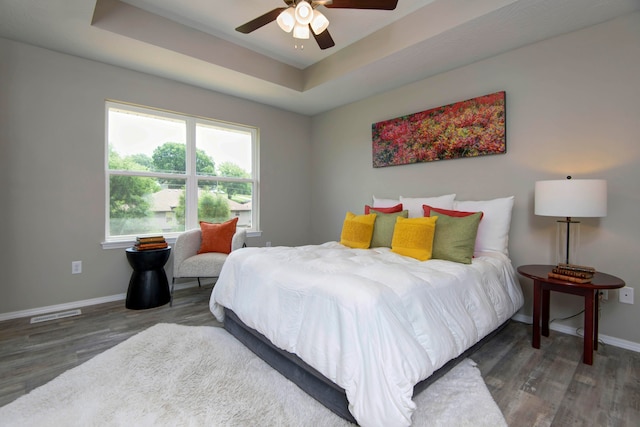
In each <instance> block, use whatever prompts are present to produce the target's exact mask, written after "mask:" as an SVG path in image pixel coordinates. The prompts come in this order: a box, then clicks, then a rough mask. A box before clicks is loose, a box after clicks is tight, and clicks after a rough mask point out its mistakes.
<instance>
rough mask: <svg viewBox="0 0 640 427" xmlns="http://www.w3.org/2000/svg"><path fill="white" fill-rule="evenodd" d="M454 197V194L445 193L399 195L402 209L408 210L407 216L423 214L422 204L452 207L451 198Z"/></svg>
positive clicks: (412, 216)
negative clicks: (413, 195) (420, 195)
mask: <svg viewBox="0 0 640 427" xmlns="http://www.w3.org/2000/svg"><path fill="white" fill-rule="evenodd" d="M455 198H456V195H455V194H446V195H444V196H438V197H402V196H400V203H402V209H406V210H408V211H409V218H418V217H421V216H424V210H423V209H422V205H429V206H433V207H434V208H440V209H453V200H454V199H455Z"/></svg>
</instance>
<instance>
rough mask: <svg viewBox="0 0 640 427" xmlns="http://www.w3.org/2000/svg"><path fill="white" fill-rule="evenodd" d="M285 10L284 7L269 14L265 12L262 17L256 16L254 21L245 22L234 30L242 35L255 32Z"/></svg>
mask: <svg viewBox="0 0 640 427" xmlns="http://www.w3.org/2000/svg"><path fill="white" fill-rule="evenodd" d="M286 9H287V8H286V7H279V8H277V9H273V10H272V11H271V12H267V13H265V14H264V15H262V16H258V17H257V18H256V19H254V20H252V21H249V22H247V23H246V24H243V25H240V26H239V27H238V28H236V31H239V32H241V33H243V34H249V33H250V32H252V31H255V30H257V29H258V28H260V27H263V26H265V25H267V24H268V23H270V22H273V21H275V20H276V19H278V15H280V14H281V13H282V11H283V10H286Z"/></svg>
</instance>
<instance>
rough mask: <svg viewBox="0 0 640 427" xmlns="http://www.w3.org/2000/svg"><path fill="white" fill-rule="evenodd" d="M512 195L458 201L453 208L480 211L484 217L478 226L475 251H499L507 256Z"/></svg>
mask: <svg viewBox="0 0 640 427" xmlns="http://www.w3.org/2000/svg"><path fill="white" fill-rule="evenodd" d="M513 201H514V197H513V196H510V197H502V198H499V199H493V200H479V201H458V200H456V201H455V202H454V203H453V209H455V210H461V211H476V212H477V211H482V212H484V217H483V218H482V221H481V222H480V225H479V226H478V236H477V237H476V249H475V251H476V252H500V253H503V254H505V255H507V256H509V249H508V246H509V229H510V228H511V211H512V210H513Z"/></svg>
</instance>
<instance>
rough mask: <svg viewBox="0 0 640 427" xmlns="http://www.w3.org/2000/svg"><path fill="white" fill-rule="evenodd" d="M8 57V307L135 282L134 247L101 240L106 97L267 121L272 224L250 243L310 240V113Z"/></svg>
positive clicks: (0, 191)
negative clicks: (74, 266) (75, 266)
mask: <svg viewBox="0 0 640 427" xmlns="http://www.w3.org/2000/svg"><path fill="white" fill-rule="evenodd" d="M0 58H2V60H1V61H0V143H1V152H0V174H1V175H0V182H1V183H2V185H0V224H1V225H2V232H1V234H2V237H3V249H2V256H1V257H0V271H1V272H2V280H0V315H1V314H3V313H12V312H19V311H24V310H31V309H37V308H40V307H47V306H54V305H59V304H66V303H71V302H74V301H84V300H90V299H96V298H103V297H109V296H113V295H118V294H122V293H125V292H126V290H127V285H128V281H129V275H130V273H131V269H130V267H129V265H128V263H127V261H126V258H125V253H124V249H109V250H104V249H102V248H101V245H100V242H101V241H103V240H104V220H105V200H104V197H105V185H104V182H105V177H104V144H105V142H104V132H105V131H104V121H105V119H104V116H105V113H104V108H105V106H104V102H105V99H107V98H110V99H114V100H120V101H126V102H132V103H136V104H142V105H147V106H152V107H158V108H164V109H168V110H173V111H178V112H183V113H187V114H196V115H200V116H205V117H211V118H215V119H220V120H226V121H230V122H235V123H242V124H246V125H250V126H256V127H258V128H259V129H260V153H261V164H260V173H261V189H262V192H261V204H260V208H261V214H262V215H261V228H262V230H263V231H264V233H263V235H262V238H254V239H251V240H250V242H249V244H250V245H259V244H262V242H264V241H272V242H273V244H274V245H277V244H286V245H296V244H302V243H306V242H307V241H308V239H309V222H308V219H307V218H308V217H309V214H310V195H309V191H308V190H309V186H310V181H309V165H310V142H309V141H310V118H308V117H306V116H301V115H297V114H294V113H290V112H286V111H282V110H278V109H276V108H273V107H268V106H265V105H261V104H257V103H254V102H250V101H246V100H241V99H238V98H234V97H230V96H225V95H222V94H219V93H214V92H210V91H206V90H202V89H199V88H195V87H191V86H188V85H184V84H179V83H176V82H172V81H169V80H165V79H162V78H157V77H152V76H149V75H146V74H142V73H137V72H133V71H128V70H125V69H122V68H118V67H113V66H109V65H105V64H102V63H98V62H93V61H88V60H84V59H80V58H76V57H72V56H68V55H63V54H59V53H56V52H52V51H49V50H44V49H40V48H36V47H32V46H29V45H25V44H21V43H15V42H12V41H9V40H5V39H0ZM292 202H293V203H294V204H295V210H293V209H286V208H285V209H283V207H286V206H289V205H291V203H292ZM74 260H82V262H83V273H82V274H79V275H71V261H74ZM167 267H168V272H169V274H171V264H170V263H168V265H167Z"/></svg>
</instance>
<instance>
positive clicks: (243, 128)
mask: <svg viewBox="0 0 640 427" xmlns="http://www.w3.org/2000/svg"><path fill="white" fill-rule="evenodd" d="M111 109H116V110H123V111H127V112H132V113H139V114H144V115H152V116H156V117H160V118H167V119H171V120H180V121H184V122H185V124H186V144H185V162H186V165H185V172H184V174H182V173H167V172H154V171H130V170H111V169H109V111H110V110H111ZM104 123H105V143H104V171H105V199H104V200H105V221H104V241H103V242H102V247H103V248H104V249H109V248H122V247H127V246H129V245H131V244H132V243H133V242H134V241H135V239H136V237H138V236H145V235H154V234H156V235H157V234H158V233H157V232H155V233H146V234H144V233H140V234H136V235H122V236H110V235H109V231H110V227H109V224H110V220H111V216H110V194H111V188H110V181H111V180H110V177H111V176H139V177H149V178H163V179H184V180H185V230H190V229H193V228H197V227H199V222H198V184H199V183H202V182H204V181H216V182H245V183H250V184H251V185H252V194H251V228H248V229H247V234H248V235H249V236H259V235H260V234H261V232H260V210H259V206H260V179H259V177H260V173H259V165H260V153H259V146H260V144H259V136H260V132H259V129H258V128H257V127H254V126H248V125H241V124H237V123H230V122H226V121H222V120H216V119H211V118H207V117H201V116H195V115H189V114H184V113H176V112H172V111H167V110H163V109H159V108H153V107H147V106H141V105H136V104H130V103H126V102H122V101H115V100H109V99H107V100H106V101H105V122H104ZM199 124H201V125H205V126H214V127H217V128H222V129H228V130H231V131H240V132H245V133H248V134H250V136H251V177H250V178H237V177H224V176H211V175H198V173H197V172H196V127H197V126H198V125H199ZM214 160H215V159H214ZM232 217H233V216H232ZM182 232H183V231H179V232H170V233H163V235H164V236H165V238H166V239H167V241H168V242H170V243H172V242H174V241H175V238H176V237H177V236H178V235H179V234H181V233H182Z"/></svg>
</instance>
